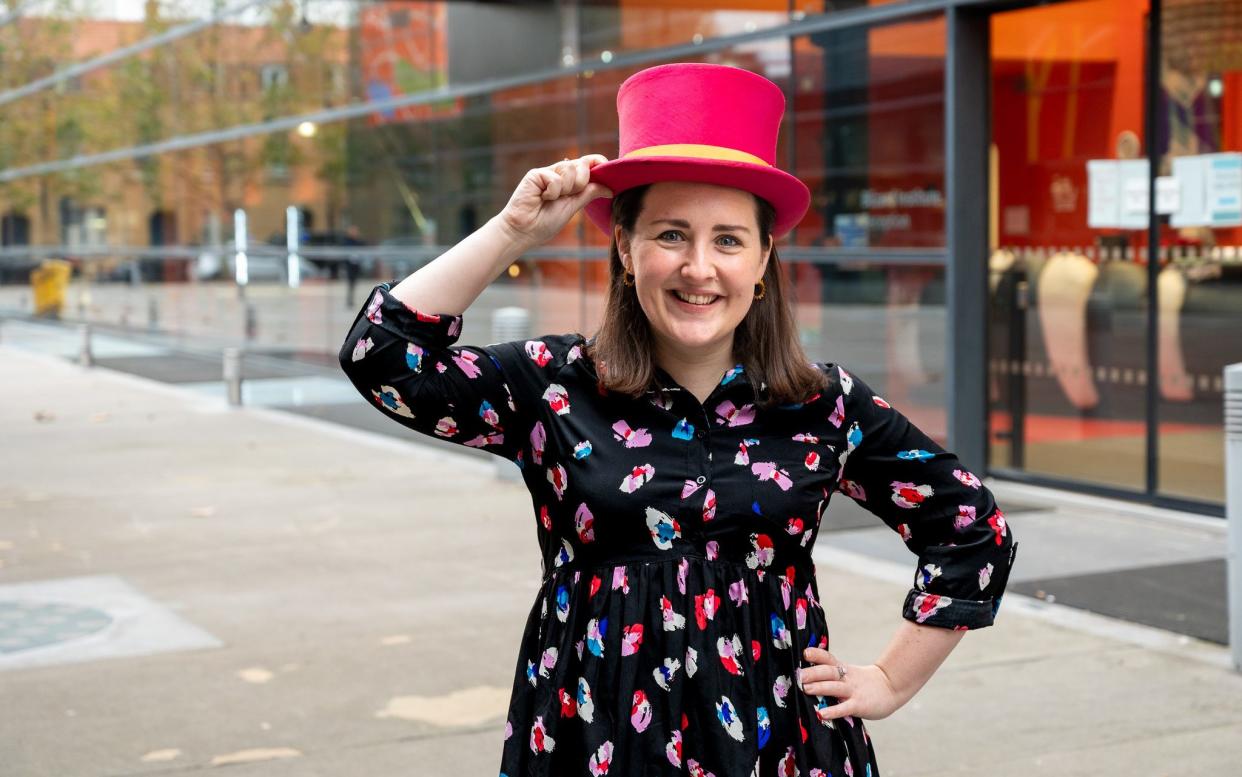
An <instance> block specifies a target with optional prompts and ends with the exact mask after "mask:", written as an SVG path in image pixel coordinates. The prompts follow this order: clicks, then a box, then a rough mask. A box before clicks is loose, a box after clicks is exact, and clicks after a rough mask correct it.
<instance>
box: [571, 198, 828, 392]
mask: <svg viewBox="0 0 1242 777" xmlns="http://www.w3.org/2000/svg"><path fill="white" fill-rule="evenodd" d="M649 188H650V184H648V185H646V186H637V187H634V188H632V189H626V190H625V191H623V192H621V193H620V194H618V195H617V196H616V197H615V198H614V199H613V202H612V223H613V225H616V224H620V225H621V228H622V229H624V230H625V231H626V232H633V230H634V225H635V224H636V223H637V222H638V216H639V214H640V213H641V212H642V209H643V199H644V197H645V196H646V194H647V190H648V189H649ZM755 210H756V215H757V219H758V222H759V234H760V235H765V236H766V235H770V234H771V231H772V224H773V222H774V221H775V218H776V211H775V210H774V209H773V208H772V206H771V205H770V204H769V203H768V202H767V201H766V200H764V199H762V198H760V197H755ZM611 243H612V244H611V246H610V247H609V259H608V296H607V299H606V300H605V303H604V315H603V319H602V320H601V322H600V326H599V329H598V330H597V331H596V333H595V337H594V338H593V339H592V340H591V341H590V342H588V343H587V345H586V347H585V353H586V355H587V356H589V357H590V358H591V359H592V360H593V361H594V362H595V364H596V367H597V373H598V375H599V382H600V385H601V386H602V387H603V388H606V389H608V390H609V391H615V392H617V393H620V394H627V395H629V396H632V397H637V396H639V395H641V394H642V393H643V392H645V391H647V390H648V389H651V388H654V387H655V385H656V374H655V366H656V365H655V363H654V360H653V359H652V354H653V353H654V350H655V349H654V345H655V344H654V342H653V338H652V333H651V322H650V321H648V320H647V316H646V314H645V313H643V309H642V306H641V305H640V304H639V302H638V294H637V292H636V291H635V287H634V286H626V285H625V283H624V274H625V265H624V264H623V263H622V262H621V253H620V251H619V250H618V248H617V241H616V240H615V239H614V240H612V241H611ZM763 281H764V286H765V289H766V290H765V293H764V297H763V299H762V300H755V301H754V302H753V303H752V304H751V306H750V310H749V311H747V313H746V316H745V318H743V319H742V321H741V323H739V324H738V325H737V329H736V330H734V336H733V352H734V353H736V354H741V359H740V361H741V364H742V366H743V368H744V369H745V370H746V374H747V376H748V377H749V379H750V383H751V385H752V386H753V387H754V389H755V392H756V401H757V402H758V403H759V404H760V405H761V406H763V407H769V406H772V405H777V404H792V403H796V402H803V401H805V400H807V399H809V398H810V397H811V396H812V395H813V394H815V393H816V392H818V391H822V390H823V389H824V387H825V386H826V385H827V378H826V377H825V375H824V374H823V372H821V371H820V370H819V369H817V368H815V367H814V366H813V365H812V364H811V363H810V362H809V360H808V359H807V357H806V352H805V351H803V350H802V344H801V343H800V342H799V341H798V334H797V328H796V326H795V324H794V317H793V311H792V310H791V309H790V306H789V303H788V301H787V300H788V299H789V283H788V281H787V279H786V278H785V273H784V271H783V270H782V269H781V263H780V259H779V257H777V254H776V246H772V254H771V256H770V258H769V259H768V266H767V268H766V269H765V270H764V273H763ZM760 382H763V383H766V384H767V397H766V398H761V397H760V396H758V390H759V384H760Z"/></svg>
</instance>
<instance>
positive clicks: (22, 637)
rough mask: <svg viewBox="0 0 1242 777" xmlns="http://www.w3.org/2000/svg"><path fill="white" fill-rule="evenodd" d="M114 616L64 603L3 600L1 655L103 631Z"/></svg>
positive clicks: (1, 602)
mask: <svg viewBox="0 0 1242 777" xmlns="http://www.w3.org/2000/svg"><path fill="white" fill-rule="evenodd" d="M110 623H112V616H110V615H108V613H106V612H104V611H103V610H97V609H95V608H94V607H83V606H81V605H77V604H65V603H63V602H31V601H22V602H13V601H3V600H0V654H9V653H17V652H19V651H22V650H30V649H32V648H39V647H47V646H48V645H55V644H58V643H61V642H68V641H69V640H73V639H79V638H81V637H86V636H89V635H91V634H95V633H97V632H100V631H103V630H104V629H106V628H107V627H108V625H109V624H110Z"/></svg>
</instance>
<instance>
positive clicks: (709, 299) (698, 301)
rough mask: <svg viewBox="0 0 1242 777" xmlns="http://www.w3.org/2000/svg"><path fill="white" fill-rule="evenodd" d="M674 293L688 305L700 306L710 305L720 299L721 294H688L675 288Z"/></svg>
mask: <svg viewBox="0 0 1242 777" xmlns="http://www.w3.org/2000/svg"><path fill="white" fill-rule="evenodd" d="M672 294H673V296H674V297H676V298H677V299H678V300H680V301H682V302H684V303H686V304H687V305H693V306H695V307H700V308H705V307H708V306H709V305H711V304H713V303H714V302H715V301H716V300H718V299H720V296H719V295H717V294H687V293H685V292H682V291H678V290H676V289H673V291H672Z"/></svg>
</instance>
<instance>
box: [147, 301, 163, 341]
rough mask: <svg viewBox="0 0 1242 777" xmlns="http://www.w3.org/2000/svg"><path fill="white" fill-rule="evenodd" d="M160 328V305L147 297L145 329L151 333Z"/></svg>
mask: <svg viewBox="0 0 1242 777" xmlns="http://www.w3.org/2000/svg"><path fill="white" fill-rule="evenodd" d="M159 328H160V303H159V300H157V299H156V298H155V297H153V296H152V297H147V329H149V330H150V331H152V332H155V331H158V330H159Z"/></svg>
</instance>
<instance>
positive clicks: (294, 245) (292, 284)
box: [285, 205, 302, 289]
mask: <svg viewBox="0 0 1242 777" xmlns="http://www.w3.org/2000/svg"><path fill="white" fill-rule="evenodd" d="M299 215H300V214H299V213H298V208H297V206H296V205H290V206H289V207H288V208H285V249H286V250H287V251H288V253H289V256H288V258H287V263H286V265H285V266H286V267H287V268H288V276H289V288H291V289H296V288H297V287H298V286H300V285H302V258H301V257H300V256H298V238H299V230H300V229H301V227H300V225H299V218H298V216H299Z"/></svg>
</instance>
